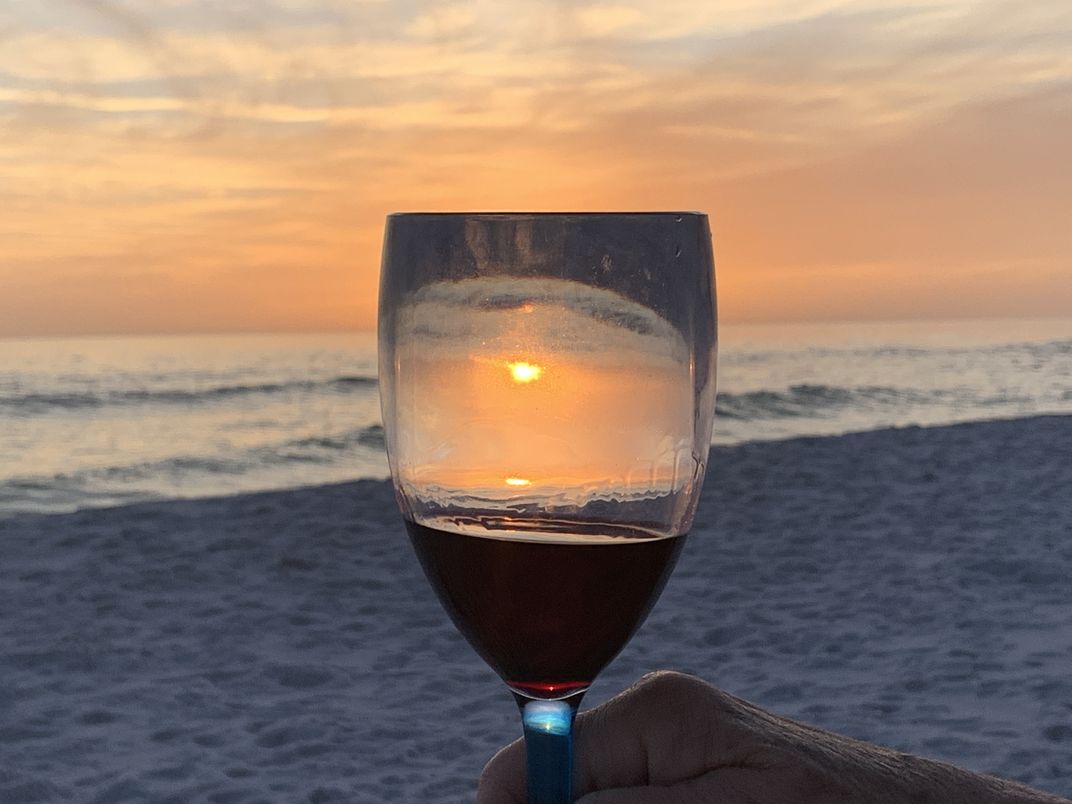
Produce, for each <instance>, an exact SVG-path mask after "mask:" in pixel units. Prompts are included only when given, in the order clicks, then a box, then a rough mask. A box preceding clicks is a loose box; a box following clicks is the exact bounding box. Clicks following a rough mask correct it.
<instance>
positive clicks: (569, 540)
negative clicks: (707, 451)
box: [406, 520, 685, 700]
mask: <svg viewBox="0 0 1072 804" xmlns="http://www.w3.org/2000/svg"><path fill="white" fill-rule="evenodd" d="M406 527H407V529H408V530H409V535H410V539H411V541H412V542H413V546H414V548H415V549H416V552H417V556H418V557H419V559H420V562H421V564H422V566H423V567H424V570H425V573H426V574H427V576H428V578H429V580H430V581H431V583H432V586H433V588H434V589H435V590H436V593H437V594H438V595H439V599H440V601H442V603H443V606H444V608H446V610H447V612H448V613H449V614H450V617H451V619H452V620H453V621H454V623H455V625H456V626H457V627H458V629H459V630H460V631H461V632H462V634H464V635H465V637H466V639H468V640H469V642H470V644H472V646H473V647H474V648H475V649H476V650H477V652H478V653H479V654H480V655H481V656H482V657H483V658H484V660H485V661H486V662H487V663H488V664H489V665H490V666H491V667H492V668H493V669H494V670H495V671H496V672H497V673H498V674H499V675H500V676H501V677H502V678H503V680H504V681H505V682H506V683H507V685H509V686H510V687H511V689H513V690H514V691H515V692H517V693H519V694H521V695H523V696H526V697H528V698H537V699H548V700H551V699H560V698H565V697H568V696H570V695H572V694H575V693H578V692H582V691H584V690H585V689H587V688H588V686H589V685H590V684H591V683H592V680H593V679H595V677H596V675H598V673H599V672H600V670H602V669H603V668H604V667H605V666H606V665H607V664H608V663H609V662H610V661H611V659H613V658H614V657H615V656H616V655H617V654H618V652H619V651H620V650H621V649H622V646H624V645H625V643H626V642H627V641H628V640H629V638H630V637H631V636H632V634H633V632H634V631H635V630H636V629H637V628H638V627H639V626H640V624H641V623H642V622H643V621H644V618H645V617H646V616H647V614H648V612H649V611H650V610H651V607H652V605H653V604H654V602H655V600H656V598H657V597H658V596H659V593H660V592H661V591H662V588H663V585H664V584H665V583H666V579H667V578H668V577H669V575H670V572H671V570H672V569H673V567H674V563H675V562H676V561H677V557H678V554H679V553H680V552H681V548H682V546H683V545H684V542H685V537H684V535H681V536H668V537H661V538H640V537H638V538H629V537H626V536H618V537H607V536H602V537H601V536H600V534H599V533H598V531H593V530H592V526H591V525H588V524H583V523H580V524H578V525H577V527H576V529H575V530H576V532H575V533H573V534H568V533H563V532H556V533H554V534H553V535H533V534H532V533H531V532H526V531H522V532H518V533H513V534H507V533H504V534H503V535H489V536H485V535H479V536H478V535H470V534H466V533H457V532H452V531H450V530H443V529H438V528H433V527H429V526H427V525H421V524H417V523H415V522H412V521H409V520H407V522H406Z"/></svg>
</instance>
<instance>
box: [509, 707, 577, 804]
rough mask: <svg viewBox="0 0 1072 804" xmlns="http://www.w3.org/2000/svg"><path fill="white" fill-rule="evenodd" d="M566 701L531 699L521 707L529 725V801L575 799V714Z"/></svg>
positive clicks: (565, 803)
mask: <svg viewBox="0 0 1072 804" xmlns="http://www.w3.org/2000/svg"><path fill="white" fill-rule="evenodd" d="M576 711H577V710H576V706H571V705H570V704H569V703H567V702H566V701H528V702H527V703H526V704H525V705H524V706H523V707H522V708H521V721H522V723H523V724H524V727H525V758H526V762H527V772H528V786H529V804H570V802H572V801H573V797H572V795H571V786H572V782H573V716H574V713H575V712H576Z"/></svg>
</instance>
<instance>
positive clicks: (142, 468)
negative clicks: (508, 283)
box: [0, 319, 1072, 513]
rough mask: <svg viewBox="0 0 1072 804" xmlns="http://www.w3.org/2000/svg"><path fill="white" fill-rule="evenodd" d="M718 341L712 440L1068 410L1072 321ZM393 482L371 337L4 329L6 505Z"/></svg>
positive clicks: (724, 330)
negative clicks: (86, 334)
mask: <svg viewBox="0 0 1072 804" xmlns="http://www.w3.org/2000/svg"><path fill="white" fill-rule="evenodd" d="M720 338H721V342H720V345H719V376H718V387H719V394H718V415H717V417H716V419H715V436H714V443H716V444H730V443H738V442H742V441H750V440H757V439H777V438H791V437H795V436H805V435H838V434H841V433H846V432H852V431H858V430H868V429H874V428H879V427H889V426H898V427H900V426H909V425H936V424H946V423H951V422H958V421H970V420H984V419H994V418H1009V417H1018V416H1027V415H1034V414H1039V413H1072V320H1060V319H1048V320H1036V321H1011V320H1005V321H960V322H932V321H914V322H895V323H858V324H851V323H843V324H825V325H818V324H808V325H804V324H796V325H749V326H732V325H723V326H722V327H721V329H720ZM386 476H387V462H386V459H385V456H384V451H383V430H382V427H381V424H380V411H379V399H378V389H377V383H376V348H375V337H374V336H373V335H372V334H370V333H339V334H324V335H281V334H268V335H196V336H186V335H183V336H154V337H114V338H111V337H109V338H100V337H93V338H70V339H9V340H0V512H4V513H10V512H16V511H46V512H47V511H70V510H75V509H78V508H82V507H92V506H102V505H116V504H122V503H126V502H134V501H138V500H146V499H161V498H175V497H198V496H211V495H220V494H233V493H238V492H244V491H258V490H267V489H277V488H291V487H297V486H303V485H312V484H320V483H330V482H339V481H345V480H353V479H356V478H383V477H386Z"/></svg>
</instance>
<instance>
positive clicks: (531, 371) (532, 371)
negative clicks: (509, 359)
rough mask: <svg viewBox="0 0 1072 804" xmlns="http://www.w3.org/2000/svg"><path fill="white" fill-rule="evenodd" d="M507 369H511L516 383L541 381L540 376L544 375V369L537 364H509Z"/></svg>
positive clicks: (519, 362)
mask: <svg viewBox="0 0 1072 804" xmlns="http://www.w3.org/2000/svg"><path fill="white" fill-rule="evenodd" d="M506 367H507V368H508V369H510V376H511V377H512V378H513V380H514V382H520V383H526V382H532V381H533V380H538V379H540V375H541V374H543V369H542V368H541V367H540V366H537V365H536V364H535V363H525V362H523V361H518V362H516V363H507V364H506Z"/></svg>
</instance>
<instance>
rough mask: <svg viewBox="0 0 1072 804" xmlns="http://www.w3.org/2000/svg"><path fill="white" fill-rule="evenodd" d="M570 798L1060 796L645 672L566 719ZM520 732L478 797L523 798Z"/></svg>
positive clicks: (881, 801)
mask: <svg viewBox="0 0 1072 804" xmlns="http://www.w3.org/2000/svg"><path fill="white" fill-rule="evenodd" d="M575 746H576V757H577V759H576V767H575V769H574V779H573V794H574V797H575V799H576V800H577V802H578V804H710V802H718V804H785V802H794V803H795V804H850V802H852V804H906V803H908V802H912V803H914V804H932V803H933V804H962V803H963V804H968V803H969V802H971V803H972V804H1058V803H1059V802H1064V804H1068V799H1062V798H1057V797H1055V796H1051V795H1048V794H1045V793H1041V792H1039V791H1036V790H1031V789H1029V788H1027V787H1024V786H1022V785H1018V784H1014V783H1012V782H1007V781H1004V780H1002V779H997V778H994V777H990V776H982V775H979V774H975V773H971V772H969V771H965V770H962V769H960V768H955V767H953V766H951V765H945V764H942V763H939V762H932V761H930V760H925V759H921V758H919V757H914V756H911V755H908V754H901V753H898V752H896V751H891V750H889V749H885V748H880V747H878V746H874V745H870V744H868V743H863V742H860V741H858V740H852V739H849V738H847V737H842V736H840V735H837V734H833V733H831V732H827V731H823V730H821V729H816V728H813V727H811V726H807V725H804V724H801V723H797V722H795V721H792V720H788V719H786V718H781V717H778V716H776V715H773V714H771V713H769V712H766V711H765V710H763V709H760V708H759V707H757V706H754V705H753V704H750V703H748V702H747V701H743V700H741V699H739V698H734V697H733V696H731V695H727V694H726V693H724V692H721V691H720V690H717V689H715V688H714V687H712V686H710V685H709V684H706V683H705V682H703V681H701V680H700V679H698V678H695V677H692V676H686V675H682V674H680V673H672V672H661V673H655V674H653V675H650V676H646V677H645V678H643V679H641V681H640V682H638V683H637V684H636V685H634V686H633V687H632V688H631V689H629V690H627V691H626V692H624V693H622V694H621V695H619V696H618V697H617V698H615V699H613V700H611V701H608V702H607V703H606V704H604V705H602V706H600V707H598V708H596V709H593V710H590V711H588V712H584V713H582V714H581V715H580V716H578V718H577V721H576V725H575ZM524 772H525V754H524V747H523V745H522V743H521V741H520V740H519V741H517V742H514V743H512V744H510V745H509V746H507V747H506V748H504V749H503V750H502V751H500V752H499V753H498V754H497V755H496V756H495V757H494V758H493V759H492V760H491V761H490V762H489V763H488V765H487V767H486V768H485V769H484V773H483V775H482V776H481V779H480V789H479V792H478V794H477V804H526V802H525V783H524Z"/></svg>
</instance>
